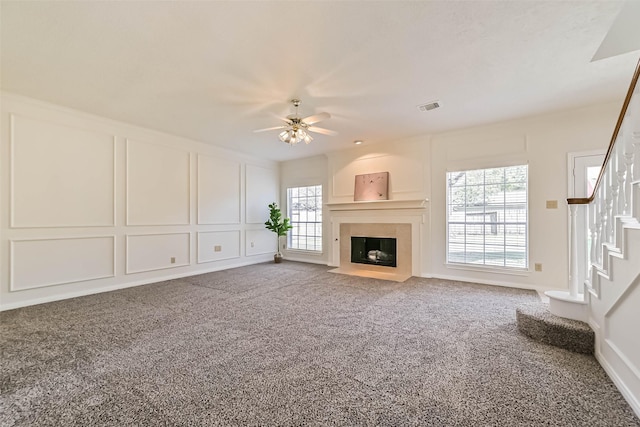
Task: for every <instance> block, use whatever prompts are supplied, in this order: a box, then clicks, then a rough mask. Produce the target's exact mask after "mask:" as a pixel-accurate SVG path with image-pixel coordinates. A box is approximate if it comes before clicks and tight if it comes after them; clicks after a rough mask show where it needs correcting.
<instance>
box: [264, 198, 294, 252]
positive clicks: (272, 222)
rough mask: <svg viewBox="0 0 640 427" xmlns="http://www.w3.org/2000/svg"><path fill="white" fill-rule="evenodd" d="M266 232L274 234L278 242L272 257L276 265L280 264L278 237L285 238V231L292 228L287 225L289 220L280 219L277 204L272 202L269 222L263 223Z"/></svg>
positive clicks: (280, 213) (280, 215)
mask: <svg viewBox="0 0 640 427" xmlns="http://www.w3.org/2000/svg"><path fill="white" fill-rule="evenodd" d="M264 225H265V227H266V228H267V229H268V230H271V231H273V232H274V233H276V235H277V237H276V239H277V240H278V245H277V248H276V249H277V252H276V254H275V255H274V256H273V261H274V262H275V263H276V264H277V263H280V262H282V253H280V236H286V235H287V231H289V230H291V229H292V228H293V226H292V225H291V224H289V218H282V212H280V208H278V204H277V203H276V202H273V203H271V204H270V205H269V220H268V221H267V222H265V223H264Z"/></svg>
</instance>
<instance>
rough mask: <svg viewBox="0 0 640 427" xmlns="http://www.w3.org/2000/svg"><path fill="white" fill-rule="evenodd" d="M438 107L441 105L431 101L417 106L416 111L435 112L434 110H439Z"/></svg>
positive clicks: (438, 102)
mask: <svg viewBox="0 0 640 427" xmlns="http://www.w3.org/2000/svg"><path fill="white" fill-rule="evenodd" d="M440 105H442V104H441V103H440V101H433V102H429V103H428V104H422V105H418V110H420V111H422V112H426V111H431V110H435V109H436V108H440Z"/></svg>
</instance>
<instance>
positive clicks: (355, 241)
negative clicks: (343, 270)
mask: <svg viewBox="0 0 640 427" xmlns="http://www.w3.org/2000/svg"><path fill="white" fill-rule="evenodd" d="M351 262H355V263H359V264H373V265H383V266H385V267H396V239H393V238H387V237H351Z"/></svg>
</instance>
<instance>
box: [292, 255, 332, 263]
mask: <svg viewBox="0 0 640 427" xmlns="http://www.w3.org/2000/svg"><path fill="white" fill-rule="evenodd" d="M284 259H285V261H295V262H306V263H308V264H319V265H327V262H326V261H325V260H323V259H309V258H303V257H297V256H291V255H287V256H285V257H284Z"/></svg>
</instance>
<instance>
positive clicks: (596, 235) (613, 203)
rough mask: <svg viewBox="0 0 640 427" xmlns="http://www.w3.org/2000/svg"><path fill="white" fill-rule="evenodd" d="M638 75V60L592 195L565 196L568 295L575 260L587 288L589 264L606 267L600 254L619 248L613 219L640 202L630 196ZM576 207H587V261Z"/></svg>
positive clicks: (574, 287) (639, 168)
mask: <svg viewBox="0 0 640 427" xmlns="http://www.w3.org/2000/svg"><path fill="white" fill-rule="evenodd" d="M639 74H640V62H639V63H638V66H637V67H636V71H635V73H634V76H633V80H632V82H631V85H630V87H629V91H628V92H627V96H626V98H625V101H624V104H623V106H622V111H621V113H620V117H619V118H618V122H617V124H616V128H615V130H614V133H613V137H612V138H611V143H610V144H609V149H608V151H607V154H606V156H605V160H604V164H603V167H602V170H601V171H600V175H599V177H598V180H597V182H596V186H595V189H594V192H593V194H592V195H591V196H590V197H588V198H571V199H567V203H568V204H569V215H570V227H569V230H570V231H569V232H570V242H571V245H570V246H571V247H570V256H569V259H570V263H569V293H570V295H571V296H572V297H575V296H576V295H577V293H578V292H579V287H580V284H579V283H578V274H577V273H578V267H579V265H578V263H588V265H586V266H585V271H587V278H586V285H587V287H589V288H590V287H591V284H592V283H593V280H594V277H592V276H593V272H592V267H591V266H594V267H595V268H596V269H599V270H603V269H604V268H606V266H607V262H606V261H607V260H605V259H604V254H605V253H607V254H608V253H610V252H616V251H618V252H619V251H621V249H622V248H621V247H620V246H621V243H622V242H621V241H619V240H620V239H617V238H616V234H617V233H616V221H624V219H625V217H629V216H630V215H632V214H633V206H632V203H636V205H637V206H640V205H638V203H640V201H634V200H633V197H632V192H633V187H634V183H636V184H635V185H640V86H638V85H637V82H638V76H639ZM579 208H582V209H587V223H586V224H587V228H588V230H586V234H585V235H586V236H590V238H591V248H590V250H589V251H588V257H589V259H588V260H586V259H585V260H580V259H578V244H579V242H578V240H577V233H576V231H577V230H576V224H577V221H576V216H577V215H576V213H577V210H578V209H579ZM636 219H640V218H636ZM618 231H619V230H618ZM581 243H582V242H580V244H581ZM605 248H606V251H604V250H605Z"/></svg>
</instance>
